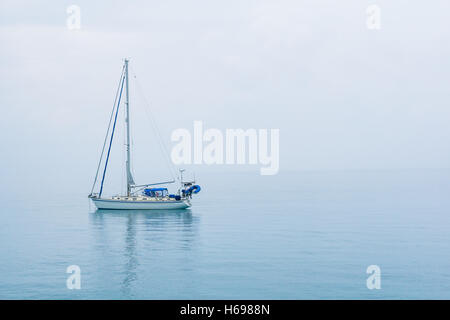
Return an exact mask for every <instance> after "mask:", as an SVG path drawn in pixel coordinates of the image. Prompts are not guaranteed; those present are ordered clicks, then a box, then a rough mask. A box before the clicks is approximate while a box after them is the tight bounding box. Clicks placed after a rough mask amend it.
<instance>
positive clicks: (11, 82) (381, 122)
mask: <svg viewBox="0 0 450 320" xmlns="http://www.w3.org/2000/svg"><path fill="white" fill-rule="evenodd" d="M73 4H74V5H77V6H79V8H80V10H81V15H80V17H81V29H79V30H70V29H69V28H68V27H67V25H66V21H67V18H68V16H69V14H68V13H67V12H66V9H67V7H68V6H70V5H73ZM370 4H376V5H378V6H379V7H380V9H381V29H379V30H370V29H368V28H367V26H366V20H367V14H366V8H367V6H368V5H370ZM0 6H1V8H0V43H1V48H2V50H1V51H0V65H1V70H2V79H1V80H0V99H1V101H0V103H1V110H2V115H1V117H0V126H1V140H0V147H1V149H2V157H1V160H0V164H1V165H0V168H1V169H0V170H1V171H0V172H1V176H2V178H3V187H4V188H8V189H9V190H11V188H16V189H17V190H19V189H20V188H21V187H22V186H23V185H32V186H39V184H41V183H42V182H43V181H47V182H49V181H50V182H51V184H54V185H58V184H64V183H75V182H77V183H82V184H83V186H84V185H85V186H86V192H88V191H89V184H90V183H91V182H92V180H93V177H94V174H95V169H96V165H97V161H98V157H99V155H100V151H101V147H102V143H103V139H104V134H105V132H106V128H107V123H108V119H109V115H110V112H111V108H112V103H113V100H114V94H115V90H116V88H117V83H118V80H119V77H120V71H121V68H122V64H123V58H125V57H128V58H130V65H131V67H132V71H133V77H134V76H136V78H137V79H138V81H139V83H140V85H141V87H142V88H143V91H144V94H145V96H146V97H145V99H147V100H148V101H149V102H150V107H151V109H152V111H153V114H154V116H155V120H156V121H157V123H158V126H159V128H160V131H161V135H162V137H163V139H164V140H165V144H166V145H167V147H168V148H169V149H170V148H171V147H172V145H173V143H172V142H171V141H170V135H171V133H172V132H173V131H174V130H176V129H178V128H186V129H188V130H193V122H194V121H195V120H199V121H203V123H204V125H205V126H206V127H208V128H218V129H221V130H223V131H225V130H226V129H234V128H242V129H248V128H254V129H268V130H270V129H279V130H280V131H279V132H280V159H279V160H280V161H279V166H280V170H279V171H280V173H281V172H283V171H284V172H287V171H291V170H378V169H386V170H391V169H413V168H430V169H433V168H447V167H448V164H449V162H450V148H449V147H448V141H449V139H450V126H449V125H448V122H449V116H450V109H449V99H450V95H449V93H450V91H449V76H450V62H449V59H448V58H449V56H450V50H449V49H450V37H449V36H450V22H449V20H448V12H449V10H450V3H449V2H448V1H446V0H442V1H438V0H436V1H432V2H430V3H427V2H423V1H418V0H416V1H400V0H396V1H392V0H389V1H387V0H384V1H381V0H375V1H361V0H349V1H339V2H337V1H331V0H314V1H313V0H311V1H264V0H260V1H256V0H255V1H220V2H219V1H133V2H127V1H103V2H101V1H95V3H94V2H93V1H76V2H68V1H58V2H56V1H9V0H8V1H6V0H2V2H1V4H0ZM133 79H134V78H133ZM130 90H131V92H130V93H131V96H130V108H131V110H132V112H134V113H133V116H134V117H137V118H136V119H137V120H142V121H145V119H144V118H143V117H141V116H140V115H139V113H138V112H139V109H137V108H138V107H137V106H136V105H137V104H138V103H139V104H145V103H144V99H143V98H138V94H137V91H136V89H135V87H133V86H132V87H131V89H130ZM135 106H136V108H135ZM136 113H138V114H137V115H136ZM138 128H139V126H138V125H137V124H136V126H135V127H134V131H137V129H138ZM142 128H143V130H144V131H145V130H147V129H146V127H145V124H142V127H141V129H142ZM134 133H135V135H136V137H140V136H143V135H145V136H150V139H149V141H148V144H146V145H145V147H141V150H140V151H139V152H138V151H136V154H135V158H134V159H135V160H136V161H142V162H143V161H147V160H143V159H146V158H147V157H148V159H153V160H152V161H153V162H152V164H151V170H148V171H152V172H153V173H155V172H156V174H150V173H149V177H153V176H155V177H156V176H158V178H159V176H161V177H162V176H164V174H163V173H164V170H166V166H165V164H163V163H162V162H164V158H163V157H161V158H160V159H161V161H155V159H159V158H158V157H159V155H158V154H159V149H158V148H157V146H156V142H155V141H153V140H154V139H153V140H152V138H153V137H152V136H151V135H152V134H147V133H146V132H142V131H141V132H134ZM117 139H118V140H117V141H121V140H120V139H121V138H120V136H119V137H118V138H117ZM136 139H138V138H136ZM141 142H142V141H141ZM118 143H119V144H120V142H118ZM137 143H138V141H136V150H137V149H138V147H137ZM141 145H142V143H141ZM119 149H120V148H119ZM122 149H123V148H122ZM122 149H120V150H122ZM115 150H118V149H117V148H116V149H115ZM145 150H147V152H145ZM117 157H121V155H120V152H119V153H117ZM149 161H150V160H149ZM119 162H120V161H119ZM140 164H141V165H142V163H140ZM135 165H137V163H135ZM186 167H187V168H188V169H191V170H195V171H196V172H197V177H198V176H199V175H201V174H202V173H203V174H213V173H214V171H223V170H241V169H242V168H245V169H246V170H253V171H254V172H255V174H259V166H244V167H240V166H225V165H211V166H207V165H192V166H186ZM112 168H114V166H113V167H112ZM136 170H137V169H136ZM159 173H161V174H159ZM139 182H146V181H139ZM5 186H7V187H5Z"/></svg>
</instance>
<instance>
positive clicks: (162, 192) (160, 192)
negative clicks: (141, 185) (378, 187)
mask: <svg viewBox="0 0 450 320" xmlns="http://www.w3.org/2000/svg"><path fill="white" fill-rule="evenodd" d="M143 193H144V194H145V195H146V196H149V197H165V196H167V194H168V193H169V192H168V191H167V188H147V189H144V191H143Z"/></svg>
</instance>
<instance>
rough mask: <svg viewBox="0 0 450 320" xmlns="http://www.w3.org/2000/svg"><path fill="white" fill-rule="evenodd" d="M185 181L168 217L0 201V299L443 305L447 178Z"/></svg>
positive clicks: (77, 198)
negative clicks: (375, 278) (371, 273)
mask: <svg viewBox="0 0 450 320" xmlns="http://www.w3.org/2000/svg"><path fill="white" fill-rule="evenodd" d="M197 178H198V180H199V182H200V184H201V185H202V192H201V193H200V194H199V196H198V197H196V199H195V200H194V206H193V208H192V209H190V210H180V211H148V212H146V211H95V210H94V207H93V206H92V205H91V206H89V203H88V200H87V199H86V193H87V191H86V190H80V187H79V186H76V185H70V184H68V185H67V186H66V187H65V188H64V189H60V190H56V191H54V193H53V195H52V197H51V198H49V197H48V193H47V192H46V191H47V189H45V188H44V189H43V190H42V192H39V190H36V192H33V193H28V194H26V193H25V194H22V195H20V194H14V195H10V196H6V195H5V194H3V195H2V203H3V210H2V223H1V224H0V240H1V242H0V243H1V244H0V257H1V262H0V298H3V299H23V298H25V299H36V298H41V299H347V298H349V299H415V298H424V299H434V298H436V299H449V298H450V255H449V254H450V214H449V208H450V197H449V195H450V171H448V170H404V171H340V172H333V171H329V172H325V171H323V172H296V173H287V172H282V173H280V174H279V175H276V176H269V177H268V176H259V175H258V174H257V173H256V172H247V173H226V174H225V173H219V172H218V173H215V174H212V173H210V174H207V175H203V176H202V177H197ZM36 189H39V188H36ZM372 264H375V265H378V266H379V267H380V268H381V289H379V290H369V289H368V288H367V287H366V279H367V277H368V275H367V274H366V268H367V267H368V266H369V265H372ZM69 265H78V266H79V267H80V268H81V289H80V290H69V289H67V288H66V279H67V277H68V276H69V275H68V274H67V273H66V268H67V267H68V266H69Z"/></svg>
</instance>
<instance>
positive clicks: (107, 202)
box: [91, 198, 191, 210]
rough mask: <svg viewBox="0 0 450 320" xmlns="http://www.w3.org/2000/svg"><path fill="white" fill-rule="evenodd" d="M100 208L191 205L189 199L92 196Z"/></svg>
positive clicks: (158, 207) (179, 207) (177, 207)
mask: <svg viewBox="0 0 450 320" xmlns="http://www.w3.org/2000/svg"><path fill="white" fill-rule="evenodd" d="M91 199H92V201H93V202H94V204H95V206H96V207H97V208H98V209H118V210H167V209H185V208H188V207H190V206H191V203H190V202H189V200H178V201H176V200H170V201H163V200H161V201H142V200H140V201H132V200H127V201H122V200H115V199H98V198H97V199H96V198H91Z"/></svg>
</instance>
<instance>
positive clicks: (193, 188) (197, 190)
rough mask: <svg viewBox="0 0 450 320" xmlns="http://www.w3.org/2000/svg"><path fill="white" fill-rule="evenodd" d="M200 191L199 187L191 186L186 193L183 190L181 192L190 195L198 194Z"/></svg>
mask: <svg viewBox="0 0 450 320" xmlns="http://www.w3.org/2000/svg"><path fill="white" fill-rule="evenodd" d="M201 189H202V188H200V186H199V185H193V186H192V187H190V188H189V189H187V190H186V191H184V190H183V192H186V194H188V195H189V194H192V193H199V192H200V190H201Z"/></svg>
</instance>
